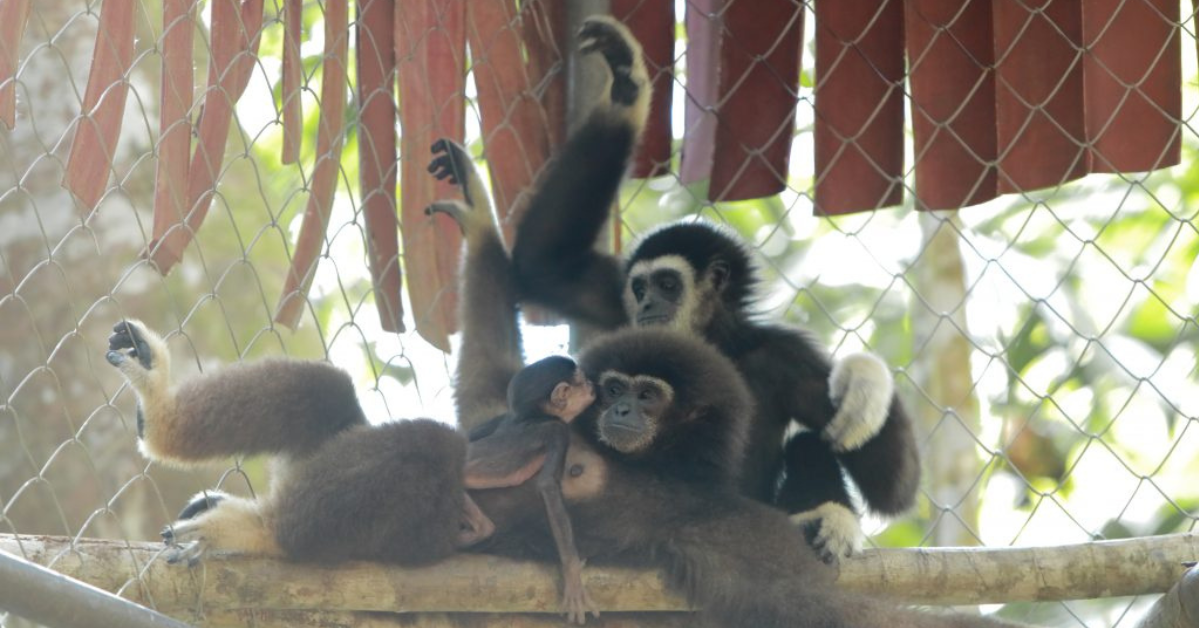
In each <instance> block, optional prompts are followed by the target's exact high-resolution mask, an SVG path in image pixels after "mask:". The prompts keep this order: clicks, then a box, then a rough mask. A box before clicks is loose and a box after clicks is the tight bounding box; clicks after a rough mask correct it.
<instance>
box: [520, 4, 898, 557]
mask: <svg viewBox="0 0 1199 628" xmlns="http://www.w3.org/2000/svg"><path fill="white" fill-rule="evenodd" d="M584 46H590V47H591V48H593V49H595V50H597V51H599V52H600V53H601V54H602V55H603V57H604V59H605V60H606V61H607V64H608V67H609V68H610V69H611V72H610V77H611V78H610V81H611V82H610V90H609V91H608V94H609V98H608V99H607V101H606V102H603V103H601V104H600V105H599V107H598V108H597V110H596V111H595V112H593V113H592V114H591V115H590V117H588V118H587V119H586V121H585V122H584V123H583V124H582V126H581V127H580V128H579V129H578V130H576V131H575V132H574V133H573V134H572V135H571V136H570V138H569V139H568V140H567V142H566V144H565V146H564V147H563V148H562V150H561V151H560V153H559V154H558V155H557V156H555V157H554V159H553V160H552V161H551V163H550V165H549V168H548V170H547V172H545V173H544V174H543V176H542V184H541V186H540V188H539V189H538V190H537V191H536V192H535V193H534V195H533V197H532V199H531V201H530V204H529V206H528V210H527V212H526V213H525V215H524V217H523V218H522V220H521V222H520V224H519V226H518V229H517V235H516V240H515V243H514V245H513V250H512V262H513V268H514V272H513V276H512V278H511V279H510V280H509V281H511V282H512V283H514V284H515V286H516V288H517V291H518V297H519V298H520V299H522V300H524V301H528V302H531V303H536V304H538V305H542V306H546V307H549V308H550V309H553V310H556V311H559V312H561V313H563V314H565V315H567V316H568V317H569V318H571V319H572V320H574V321H576V322H582V323H585V324H588V325H591V326H594V327H598V328H600V329H607V330H612V329H617V328H621V327H626V326H634V327H649V326H655V327H670V328H674V329H679V330H683V331H685V332H687V333H690V334H693V335H695V336H698V337H701V338H704V339H706V340H707V341H709V342H711V343H712V344H714V345H715V346H716V347H717V348H719V349H720V350H721V351H722V352H723V353H724V354H725V355H727V356H728V357H729V358H731V359H732V360H733V361H734V362H735V363H736V364H737V367H738V368H739V369H740V370H741V373H742V375H743V376H744V377H745V380H746V381H747V383H748V384H749V386H750V389H751V390H752V392H753V396H754V399H755V400H756V402H757V411H756V413H755V416H754V420H753V421H752V423H751V428H750V436H749V439H750V444H749V448H748V451H747V455H746V459H745V468H744V473H743V474H742V476H743V477H742V490H743V493H744V494H745V495H747V496H750V497H752V498H754V499H757V500H759V501H763V502H766V503H771V504H775V505H777V506H779V507H780V508H783V509H784V510H786V511H787V512H790V513H797V515H796V518H795V520H796V521H797V522H798V523H801V524H802V525H804V526H805V527H807V528H809V530H808V531H809V533H810V536H811V540H812V542H813V543H814V545H816V546H817V547H820V548H821V549H822V550H824V555H825V558H826V559H827V560H835V559H836V558H837V557H839V556H842V555H847V554H849V553H852V552H853V551H854V550H855V549H856V548H857V547H859V546H860V543H861V537H862V535H861V530H860V527H859V525H858V521H857V517H856V515H855V514H854V512H853V510H852V502H851V500H850V497H849V494H848V491H847V488H846V486H845V481H844V479H843V476H842V472H841V466H843V467H844V468H845V469H846V470H848V472H849V475H850V476H851V477H852V478H853V480H854V482H855V483H856V484H857V486H858V488H859V489H860V492H861V495H862V497H863V498H864V500H865V502H866V504H867V505H868V506H869V507H870V508H872V509H874V510H876V511H878V512H881V513H885V514H896V513H899V512H901V511H903V510H905V509H907V508H909V507H910V506H911V505H912V503H913V501H914V499H915V494H916V489H917V485H918V482H919V477H920V464H919V455H918V449H917V445H916V441H915V437H914V435H913V431H912V426H911V421H910V420H909V418H908V416H907V415H906V413H905V412H904V410H903V407H902V406H901V404H900V402H899V399H898V397H897V396H896V395H895V394H894V386H893V383H892V379H891V375H890V372H889V370H888V369H887V367H886V365H885V364H883V363H882V362H881V361H880V360H878V359H877V358H875V357H874V356H872V355H870V354H854V355H851V356H848V357H846V358H844V359H842V360H841V361H839V362H837V363H836V364H833V363H831V362H830V360H829V358H828V356H827V355H826V354H825V352H824V351H823V349H822V348H821V347H819V345H818V344H817V343H816V342H814V341H813V340H812V339H811V338H810V337H809V336H808V335H807V334H806V333H805V332H803V331H801V330H799V329H797V328H795V327H791V326H784V325H778V324H772V323H768V322H763V321H761V320H759V319H757V318H755V317H754V316H753V315H752V312H753V306H754V297H753V286H754V284H755V281H756V278H755V273H754V269H753V264H752V263H751V260H750V256H749V254H748V253H747V251H746V249H745V246H744V245H743V244H742V241H741V240H740V238H738V237H737V236H735V235H734V234H732V233H731V232H729V231H727V230H725V229H723V228H720V227H717V226H715V225H711V224H707V223H702V222H688V223H675V224H670V225H667V226H664V227H662V228H659V229H658V230H656V231H654V232H652V233H650V234H648V235H646V236H645V237H644V238H642V239H641V240H640V242H639V243H638V244H636V245H635V246H634V247H633V249H632V252H631V254H630V255H629V256H628V258H627V259H626V260H625V261H623V262H622V261H621V260H619V259H617V258H616V257H614V256H611V255H606V254H602V253H599V252H596V250H595V248H594V244H595V240H596V238H597V236H598V234H599V233H600V231H601V229H602V227H603V225H604V224H605V223H606V222H607V221H608V217H609V210H610V207H611V206H612V204H613V203H614V202H615V201H616V200H617V192H618V189H619V186H620V183H621V181H622V179H623V177H624V174H625V171H626V169H627V167H628V164H629V160H630V156H631V155H632V153H633V150H634V149H635V147H636V145H637V141H638V136H639V135H640V133H641V131H642V129H643V127H644V124H645V116H646V112H647V111H648V106H649V100H650V95H651V94H650V91H651V90H650V87H649V81H648V78H647V74H646V70H645V65H644V62H643V60H642V58H641V49H640V46H639V45H638V43H637V41H636V40H635V39H634V38H633V37H632V36H631V35H630V34H629V33H628V31H627V29H624V28H623V27H615V28H612V29H610V30H609V31H606V32H602V33H601V32H596V33H593V34H591V35H590V39H589V41H585V42H584ZM793 425H798V426H802V427H803V428H806V430H807V431H804V432H800V433H798V434H796V435H795V436H794V437H793V438H792V440H791V442H790V443H789V444H788V445H787V446H786V447H784V445H783V443H784V437H785V434H786V433H787V431H788V429H789V428H790V427H791V426H793ZM838 463H839V464H838Z"/></svg>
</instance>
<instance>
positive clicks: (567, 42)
mask: <svg viewBox="0 0 1199 628" xmlns="http://www.w3.org/2000/svg"><path fill="white" fill-rule="evenodd" d="M520 12H521V21H520V23H521V35H522V37H524V41H525V49H526V51H527V52H528V55H529V81H530V82H531V83H532V84H533V86H534V91H535V92H536V93H537V94H539V95H540V102H541V108H542V109H544V110H545V118H546V131H548V133H549V143H550V146H553V147H556V146H561V145H562V142H563V141H565V137H566V51H567V50H569V47H570V46H571V45H572V42H573V38H572V37H571V35H570V34H569V33H567V32H566V4H565V3H563V2H559V1H558V0H525V1H524V2H522V3H521V5H520Z"/></svg>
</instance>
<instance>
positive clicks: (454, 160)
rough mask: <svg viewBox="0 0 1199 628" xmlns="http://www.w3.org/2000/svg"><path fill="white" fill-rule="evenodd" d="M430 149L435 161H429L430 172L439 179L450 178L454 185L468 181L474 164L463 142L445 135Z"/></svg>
mask: <svg viewBox="0 0 1199 628" xmlns="http://www.w3.org/2000/svg"><path fill="white" fill-rule="evenodd" d="M429 151H430V152H432V153H433V161H430V162H429V174H432V175H433V177H434V178H436V179H437V180H438V181H445V180H446V179H449V181H450V183H453V184H454V185H463V184H465V183H466V179H467V176H468V175H469V173H470V170H471V168H473V166H472V165H471V162H470V154H469V153H467V152H466V149H465V148H463V147H462V145H461V144H459V143H458V142H455V141H454V140H451V139H448V138H444V137H443V138H441V139H439V140H437V141H436V142H433V145H432V146H430V147H429ZM468 200H469V199H468Z"/></svg>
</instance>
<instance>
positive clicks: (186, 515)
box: [175, 491, 226, 521]
mask: <svg viewBox="0 0 1199 628" xmlns="http://www.w3.org/2000/svg"><path fill="white" fill-rule="evenodd" d="M225 499H226V496H225V494H224V493H222V492H220V491H204V492H203V493H201V494H199V495H197V496H196V497H195V498H194V499H192V500H191V501H190V502H188V503H187V505H186V506H184V507H183V510H180V511H179V514H178V516H176V517H175V520H176V521H186V520H188V519H195V518H196V517H198V516H200V515H202V514H204V513H206V512H208V511H209V510H211V509H212V508H213V507H215V506H216V505H217V504H219V503H221V502H223V501H225Z"/></svg>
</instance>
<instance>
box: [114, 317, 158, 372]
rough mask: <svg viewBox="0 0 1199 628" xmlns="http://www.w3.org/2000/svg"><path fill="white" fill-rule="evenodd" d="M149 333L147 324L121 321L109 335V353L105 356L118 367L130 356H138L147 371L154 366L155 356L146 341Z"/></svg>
mask: <svg viewBox="0 0 1199 628" xmlns="http://www.w3.org/2000/svg"><path fill="white" fill-rule="evenodd" d="M147 334H150V332H149V330H147V329H146V326H145V325H143V324H141V323H139V322H137V321H121V322H119V323H117V324H116V325H113V327H112V335H111V336H109V337H108V353H107V354H106V355H105V356H104V357H105V358H106V359H107V360H108V363H109V364H111V365H113V366H115V367H118V368H120V367H121V365H122V364H124V363H125V362H126V361H127V360H128V359H129V358H137V361H138V363H140V364H141V367H142V368H143V369H145V370H147V371H148V370H150V369H152V368H154V356H153V352H152V351H151V349H150V344H149V343H148V342H147V341H146V336H147ZM150 335H152V334H150Z"/></svg>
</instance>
